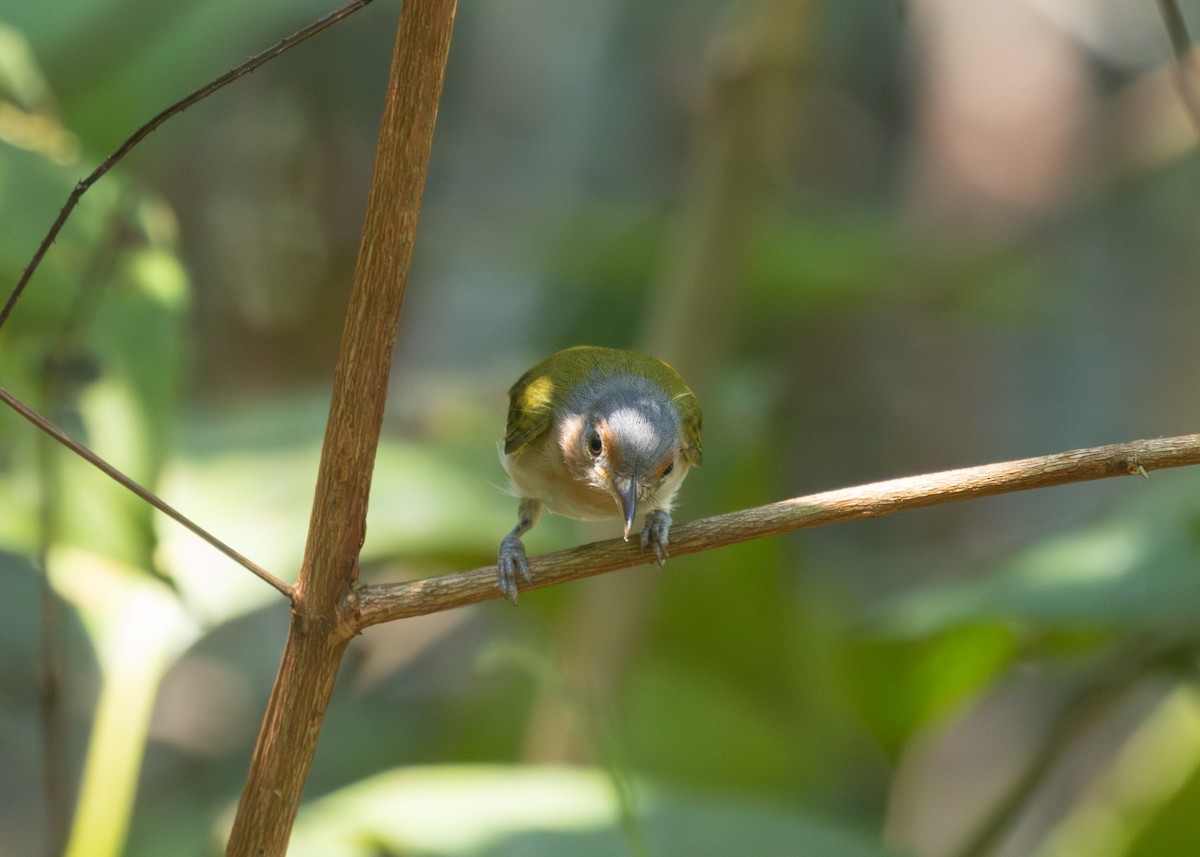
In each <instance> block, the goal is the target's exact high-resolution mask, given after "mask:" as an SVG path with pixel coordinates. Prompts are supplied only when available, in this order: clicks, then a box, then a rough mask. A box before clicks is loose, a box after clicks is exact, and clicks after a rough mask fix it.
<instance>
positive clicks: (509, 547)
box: [496, 533, 533, 604]
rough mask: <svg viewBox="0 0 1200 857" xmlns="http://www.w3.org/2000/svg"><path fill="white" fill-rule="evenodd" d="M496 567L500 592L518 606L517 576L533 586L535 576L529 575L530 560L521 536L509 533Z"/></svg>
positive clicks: (501, 548)
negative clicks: (526, 554)
mask: <svg viewBox="0 0 1200 857" xmlns="http://www.w3.org/2000/svg"><path fill="white" fill-rule="evenodd" d="M496 565H497V567H498V569H499V574H498V577H499V581H498V582H499V585H500V592H501V593H502V594H503V595H504V597H505V598H507V599H508V600H509V601H511V602H512V603H513V604H516V603H517V574H518V573H519V574H520V575H521V577H523V578H525V582H526V583H529V584H530V585H532V584H533V575H531V574H530V573H529V560H528V559H526V557H525V545H524V543H522V541H521V537H520V536H518V535H516V534H515V533H509V534H508V535H507V536H505V537H504V538H503V539H502V540H501V542H500V553H499V556H498V557H497V563H496Z"/></svg>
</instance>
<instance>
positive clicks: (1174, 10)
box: [1158, 0, 1200, 131]
mask: <svg viewBox="0 0 1200 857" xmlns="http://www.w3.org/2000/svg"><path fill="white" fill-rule="evenodd" d="M1158 10H1159V13H1160V14H1161V15H1162V19H1163V25H1164V26H1165V27H1166V28H1167V36H1168V37H1169V38H1170V39H1171V48H1172V50H1174V52H1175V60H1176V63H1175V69H1174V74H1173V75H1172V77H1173V78H1174V79H1175V88H1176V89H1178V90H1179V98H1180V100H1181V101H1182V102H1183V106H1184V109H1185V110H1186V111H1187V114H1188V118H1189V119H1191V120H1192V124H1193V125H1195V126H1196V130H1197V131H1200V92H1197V91H1196V87H1195V86H1194V85H1193V76H1192V75H1189V74H1188V71H1189V68H1188V66H1189V65H1190V58H1191V56H1192V39H1191V37H1190V36H1189V35H1188V31H1187V24H1186V22H1185V21H1184V20H1183V13H1182V12H1181V11H1180V9H1179V4H1178V3H1176V2H1175V0H1158Z"/></svg>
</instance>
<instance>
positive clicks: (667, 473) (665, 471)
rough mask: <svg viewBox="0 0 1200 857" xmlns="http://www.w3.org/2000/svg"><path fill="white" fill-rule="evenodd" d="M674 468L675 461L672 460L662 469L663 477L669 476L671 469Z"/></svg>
mask: <svg viewBox="0 0 1200 857" xmlns="http://www.w3.org/2000/svg"><path fill="white" fill-rule="evenodd" d="M674 469H675V462H674V461H672V462H671V463H670V464H668V465H667V466H666V468H664V469H663V477H667V476H670V475H671V471H672V470H674Z"/></svg>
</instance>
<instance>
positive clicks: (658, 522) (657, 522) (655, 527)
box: [642, 509, 671, 568]
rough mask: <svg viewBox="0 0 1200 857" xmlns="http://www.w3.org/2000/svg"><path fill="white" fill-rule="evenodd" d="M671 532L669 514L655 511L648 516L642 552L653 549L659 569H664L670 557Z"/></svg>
mask: <svg viewBox="0 0 1200 857" xmlns="http://www.w3.org/2000/svg"><path fill="white" fill-rule="evenodd" d="M670 532H671V515H670V514H669V513H668V512H666V511H664V510H662V509H655V510H654V511H652V512H651V513H650V514H648V515H647V516H646V523H645V525H644V526H643V527H642V551H643V552H645V551H647V550H651V549H653V551H654V559H655V561H656V562H657V563H658V567H659V568H662V565H663V563H664V562H665V561H666V559H667V556H668V554H667V544H668V543H669V541H670V539H669V535H670Z"/></svg>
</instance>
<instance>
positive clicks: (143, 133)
mask: <svg viewBox="0 0 1200 857" xmlns="http://www.w3.org/2000/svg"><path fill="white" fill-rule="evenodd" d="M370 2H371V0H351V2H349V3H347V4H346V5H345V6H342V7H341V8H340V9H336V10H334V11H333V12H330V13H329V14H328V15H325V16H324V17H322V18H319V19H317V20H316V21H313V22H312V23H311V24H309V25H308V26H307V27H304V28H303V29H300V30H297V31H296V32H295V33H293V34H292V35H290V36H288V37H287V38H285V39H283V40H282V41H280V42H279V43H278V44H277V45H275V46H274V47H271V48H268V49H267V50H265V51H263V52H262V53H260V54H256V55H255V56H252V57H250V59H248V60H246V61H245V62H244V63H242V64H241V65H239V66H238V67H237V68H234V69H231V70H229V71H227V72H225V73H224V74H223V75H221V76H220V77H217V78H214V79H213V80H211V81H209V82H208V83H206V84H205V85H204V86H202V87H200V88H199V89H197V90H196V91H195V92H193V93H192V94H190V95H188V96H186V97H184V98H182V99H180V100H179V101H176V102H175V103H174V104H172V105H171V106H170V107H168V108H166V109H165V110H163V111H162V112H161V113H159V114H158V115H156V116H155V117H154V118H153V119H151V120H150V121H149V122H147V123H146V124H144V125H142V126H141V127H140V128H138V129H137V130H136V131H134V132H133V135H132V136H131V137H130V138H129V139H128V140H126V141H125V142H124V143H122V144H121V145H120V146H118V147H117V150H116V151H115V152H113V153H112V154H111V155H109V156H108V158H106V159H105V161H104V163H102V164H101V165H100V166H98V167H96V169H95V170H93V171H92V172H91V173H89V174H88V175H87V176H86V177H85V178H83V179H81V180H80V181H79V182H78V183H77V184H76V185H75V188H74V190H72V191H71V195H70V196H69V197H67V202H66V204H65V205H64V206H63V207H62V210H61V211H60V212H59V213H58V217H57V218H56V219H55V221H54V223H53V224H52V225H51V226H50V230H49V231H48V232H47V233H46V235H45V237H44V238H42V243H41V244H39V245H38V248H37V250H36V251H35V252H34V254H33V258H32V259H31V260H30V261H29V264H28V265H27V266H26V268H25V270H24V271H22V272H21V278H20V279H19V280H17V284H16V286H14V287H13V290H12V293H11V294H10V295H9V296H8V300H7V301H6V302H5V304H4V307H3V308H2V309H0V328H2V327H3V326H4V323H5V322H6V321H8V317H9V315H11V314H12V311H13V307H15V306H16V304H17V301H18V300H19V299H20V297H21V294H22V293H23V292H24V291H25V287H26V286H27V285H28V284H29V280H30V279H31V278H32V277H33V274H34V272H35V271H36V270H37V269H38V266H39V265H40V264H41V262H42V257H44V256H45V255H46V252H47V251H48V250H49V249H50V245H51V244H53V243H54V239H56V238H57V237H58V233H59V232H61V231H62V228H63V225H64V224H65V223H66V222H67V218H68V217H70V216H71V212H72V211H74V210H75V206H76V205H78V204H79V200H80V199H81V198H82V197H83V195H84V194H85V193H86V192H87V190H88V188H90V187H91V186H92V185H93V184H95V183H96V182H97V181H99V180H100V178H101V177H103V176H104V174H105V173H107V172H108V171H109V170H111V169H112V168H113V167H115V166H116V165H117V164H118V163H119V162H120V161H121V159H122V158H124V157H125V156H126V155H127V154H129V152H130V150H132V149H133V147H134V146H136V145H137V144H138V143H140V142H141V141H142V140H143V139H144V138H145V137H147V136H149V135H150V134H151V133H152V132H153V131H155V130H156V129H157V128H158V126H160V125H162V124H163V123H164V122H166V121H167V120H168V119H170V118H171V117H172V116H176V115H178V114H180V113H182V112H183V111H184V110H187V109H188V108H189V107H191V106H192V105H193V104H195V103H196V102H198V101H202V100H204V99H205V98H207V97H208V96H210V95H212V94H213V93H214V92H216V91H217V90H218V89H221V88H222V87H224V86H226V85H227V84H230V83H233V81H235V80H237V79H238V78H239V77H242V76H243V75H246V74H249V73H250V72H252V71H254V70H255V69H257V68H259V67H260V66H262V65H264V64H266V63H268V62H270V61H271V60H273V59H275V58H276V57H278V56H280V55H281V54H283V53H285V52H287V51H288V50H290V49H291V48H294V47H295V46H296V45H298V44H300V43H301V42H303V41H306V40H307V39H310V38H312V37H313V36H315V35H316V34H317V33H319V32H321V31H322V30H324V29H326V28H328V27H331V26H333V25H334V24H336V23H338V22H339V21H341V20H342V19H344V18H347V17H349V16H350V15H352V14H354V13H355V12H357V11H358V10H359V9H361V8H362V7H364V6H366V5H367V4H368V3H370Z"/></svg>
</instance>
